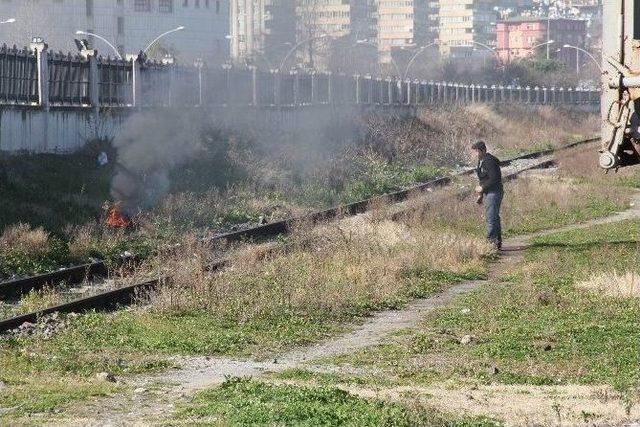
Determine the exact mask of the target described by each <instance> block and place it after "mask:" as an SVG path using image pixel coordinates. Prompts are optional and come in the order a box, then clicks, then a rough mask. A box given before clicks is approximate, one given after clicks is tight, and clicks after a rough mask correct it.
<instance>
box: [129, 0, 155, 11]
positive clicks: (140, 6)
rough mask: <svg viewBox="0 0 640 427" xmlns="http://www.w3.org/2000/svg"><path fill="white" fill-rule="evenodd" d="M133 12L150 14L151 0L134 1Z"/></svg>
mask: <svg viewBox="0 0 640 427" xmlns="http://www.w3.org/2000/svg"><path fill="white" fill-rule="evenodd" d="M133 10H135V11H136V12H151V0H135V1H134V2H133Z"/></svg>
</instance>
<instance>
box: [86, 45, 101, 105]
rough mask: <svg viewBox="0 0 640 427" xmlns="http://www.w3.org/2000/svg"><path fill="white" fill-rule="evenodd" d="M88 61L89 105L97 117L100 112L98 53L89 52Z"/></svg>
mask: <svg viewBox="0 0 640 427" xmlns="http://www.w3.org/2000/svg"><path fill="white" fill-rule="evenodd" d="M87 60H88V61H89V103H90V104H91V106H92V107H93V111H94V113H95V114H96V117H97V115H98V113H99V112H100V73H99V72H98V57H97V56H96V52H95V51H92V52H91V53H90V54H89V53H88V52H87Z"/></svg>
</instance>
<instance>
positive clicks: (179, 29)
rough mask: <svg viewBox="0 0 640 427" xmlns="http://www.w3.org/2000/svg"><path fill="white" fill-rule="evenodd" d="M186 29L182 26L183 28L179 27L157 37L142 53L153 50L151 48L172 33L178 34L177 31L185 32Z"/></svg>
mask: <svg viewBox="0 0 640 427" xmlns="http://www.w3.org/2000/svg"><path fill="white" fill-rule="evenodd" d="M184 28H185V27H184V26H183V25H181V26H179V27H177V28H174V29H173V30H169V31H165V32H164V33H162V34H160V35H159V36H158V37H156V38H155V39H153V41H152V42H151V43H149V44H148V45H147V47H145V48H144V49H143V50H142V53H147V51H148V50H149V49H150V48H151V46H153V45H154V44H155V43H156V42H157V41H158V40H160V39H161V38H163V37H164V36H166V35H169V34H171V33H175V32H177V31H182V30H184Z"/></svg>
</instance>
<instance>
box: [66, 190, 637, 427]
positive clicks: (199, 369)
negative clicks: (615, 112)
mask: <svg viewBox="0 0 640 427" xmlns="http://www.w3.org/2000/svg"><path fill="white" fill-rule="evenodd" d="M638 217H640V194H638V195H636V196H635V197H634V198H633V199H632V202H631V208H630V209H629V210H626V211H624V212H620V213H617V214H614V215H611V216H609V217H605V218H601V219H595V220H591V221H586V222H584V223H581V224H575V225H569V226H565V227H561V228H558V229H554V230H546V231H542V232H538V233H534V234H530V235H526V236H519V237H516V238H513V239H509V240H507V241H506V242H505V244H504V251H503V252H502V254H501V256H500V257H499V259H498V260H497V261H496V262H495V263H493V264H492V266H491V268H490V273H489V280H488V281H468V282H462V283H459V284H457V285H454V286H451V287H449V288H448V289H447V290H445V291H443V292H442V293H440V294H438V295H435V296H432V297H430V298H425V299H420V300H415V301H413V302H411V303H409V304H408V305H407V306H406V307H405V308H404V309H402V310H393V311H391V310H390V311H383V312H379V313H377V314H375V315H373V316H372V317H371V318H370V319H368V320H367V321H366V322H365V323H364V324H362V325H359V326H357V327H356V328H355V329H354V330H353V331H352V332H349V333H347V334H345V335H342V336H339V337H335V338H332V339H329V340H327V341H324V342H321V343H319V344H316V345H313V346H310V347H306V348H300V349H296V350H293V351H291V352H288V353H285V354H282V355H280V356H278V357H276V358H275V359H274V360H272V361H269V362H260V361H252V360H239V359H230V358H209V357H180V358H175V359H173V361H174V362H175V364H176V365H177V366H179V367H180V369H176V370H171V371H169V372H165V373H162V374H160V375H156V376H151V377H145V378H134V379H132V380H128V381H127V382H128V385H130V386H131V389H137V392H134V393H132V394H129V395H125V396H122V395H119V396H116V397H113V398H106V399H99V400H96V401H94V402H91V403H89V404H86V403H85V404H84V405H83V407H82V408H79V409H78V410H75V411H73V410H72V411H70V412H73V413H75V414H76V415H75V417H74V419H72V420H70V419H68V418H67V419H65V420H64V422H63V423H61V422H60V421H53V424H59V425H62V424H63V425H83V426H86V425H92V426H121V425H122V426H124V425H127V426H130V425H149V424H154V423H157V422H161V420H162V419H163V418H165V417H166V416H168V415H169V414H171V412H172V411H173V409H174V403H175V402H177V401H180V400H182V399H184V398H186V397H187V396H189V395H191V394H193V393H194V392H195V391H197V390H200V389H203V388H208V387H213V386H216V385H218V384H220V383H222V382H223V381H224V380H225V377H227V376H260V375H263V374H264V373H266V372H280V371H283V370H285V369H289V368H294V367H297V366H301V365H303V364H305V363H306V362H308V361H311V360H313V359H318V358H325V357H332V356H339V355H342V354H346V353H351V352H354V351H357V350H360V349H362V348H365V347H369V346H373V345H376V344H380V343H382V342H384V340H385V339H387V338H388V337H389V335H390V334H393V333H394V332H398V331H400V330H403V329H407V328H411V327H414V326H416V325H417V324H418V322H419V321H420V320H421V319H422V318H423V317H424V315H425V314H426V313H428V312H429V311H431V310H434V309H436V308H438V307H442V306H444V305H446V304H447V303H449V302H450V301H452V300H453V299H454V298H456V297H457V296H458V295H461V294H464V293H466V292H469V291H471V290H473V289H476V288H477V287H478V286H480V285H482V284H484V283H487V282H490V281H492V280H499V279H500V277H502V276H503V275H504V273H505V272H507V271H509V270H510V269H511V268H512V267H513V266H514V265H516V264H517V263H518V262H519V260H520V259H521V257H522V256H523V253H524V249H526V247H527V244H528V242H529V241H530V240H531V239H532V238H535V237H539V236H544V235H548V234H553V233H557V232H562V231H569V230H577V229H583V228H588V227H591V226H594V225H599V224H606V223H614V222H619V221H624V220H627V219H632V218H638Z"/></svg>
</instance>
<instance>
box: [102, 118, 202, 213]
mask: <svg viewBox="0 0 640 427" xmlns="http://www.w3.org/2000/svg"><path fill="white" fill-rule="evenodd" d="M201 123H202V121H201V120H199V119H198V118H194V117H193V114H191V115H187V114H185V113H180V112H178V111H177V110H171V111H169V110H167V111H153V112H143V113H136V114H134V115H133V116H131V117H130V118H129V119H127V121H126V122H125V124H124V125H123V127H122V129H121V130H120V132H119V134H118V135H117V136H116V137H115V139H114V141H113V146H114V148H115V149H116V151H117V160H116V161H117V164H116V173H115V175H114V177H113V180H112V181H111V196H112V197H113V198H114V199H115V200H117V201H120V202H122V210H123V211H124V212H125V213H127V214H129V215H135V214H137V213H139V212H140V211H141V210H142V209H147V208H149V207H152V206H153V205H155V204H156V203H157V202H158V200H159V199H160V198H161V197H162V196H164V195H165V194H166V193H167V192H168V191H169V185H170V181H169V173H170V171H171V170H172V169H173V168H175V167H177V166H180V165H181V164H183V163H185V162H187V161H188V160H190V159H192V158H194V157H195V155H196V154H197V153H198V151H200V150H201V148H202V145H201V138H200V136H201V135H200V133H201V131H200V128H201Z"/></svg>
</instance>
